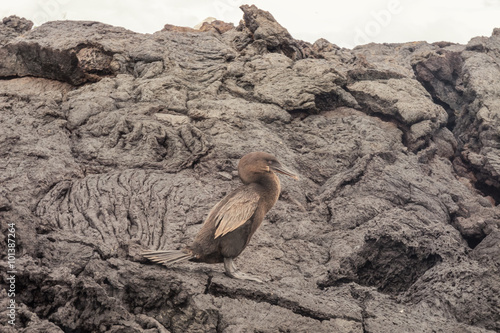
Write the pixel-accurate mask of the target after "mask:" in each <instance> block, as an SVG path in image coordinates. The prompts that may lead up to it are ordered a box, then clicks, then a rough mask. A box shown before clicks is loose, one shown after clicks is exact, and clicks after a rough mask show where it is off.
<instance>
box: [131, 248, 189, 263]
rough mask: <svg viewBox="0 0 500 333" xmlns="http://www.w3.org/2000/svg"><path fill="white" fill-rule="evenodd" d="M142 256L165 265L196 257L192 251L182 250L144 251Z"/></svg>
mask: <svg viewBox="0 0 500 333" xmlns="http://www.w3.org/2000/svg"><path fill="white" fill-rule="evenodd" d="M141 254H142V256H144V257H146V258H148V259H149V260H151V261H154V262H156V263H159V264H163V265H166V266H168V265H171V264H175V263H178V262H182V261H186V260H189V259H192V258H194V255H193V254H192V253H189V252H186V251H182V250H165V251H149V250H148V251H144V252H142V253H141Z"/></svg>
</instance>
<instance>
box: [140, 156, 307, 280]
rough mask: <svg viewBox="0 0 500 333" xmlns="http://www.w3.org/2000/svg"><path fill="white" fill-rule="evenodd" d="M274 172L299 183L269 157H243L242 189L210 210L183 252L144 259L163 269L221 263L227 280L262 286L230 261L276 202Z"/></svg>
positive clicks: (147, 253)
mask: <svg viewBox="0 0 500 333" xmlns="http://www.w3.org/2000/svg"><path fill="white" fill-rule="evenodd" d="M276 172H277V173H281V174H284V175H287V176H290V177H292V178H294V179H298V177H297V176H296V175H295V174H293V173H292V172H290V171H288V170H287V169H286V168H284V167H283V166H282V165H281V163H280V162H278V160H277V159H276V157H274V156H273V155H271V154H268V153H263V152H253V153H250V154H247V155H245V156H243V157H242V158H241V160H240V162H239V163H238V175H239V177H240V179H241V181H242V182H243V184H244V185H242V186H240V187H239V188H237V189H236V190H234V191H233V192H231V193H230V194H228V195H226V196H225V197H224V198H223V199H222V200H221V201H219V203H217V204H216V205H215V206H214V207H213V208H212V210H211V211H210V213H208V217H207V219H206V220H205V222H204V223H203V226H202V227H201V230H200V231H199V232H198V234H197V235H196V238H195V240H194V242H193V243H192V244H191V245H190V246H187V247H185V248H184V249H182V250H165V251H145V252H143V256H144V257H146V258H148V259H150V260H152V261H154V262H157V263H160V264H164V265H170V264H174V263H177V262H181V261H186V260H189V261H194V262H205V263H209V264H215V263H222V262H223V263H224V268H225V270H226V274H227V275H229V276H230V277H232V278H236V279H245V280H253V281H257V282H262V281H261V280H260V279H258V278H256V277H253V276H251V275H249V274H245V273H242V272H240V271H238V269H237V268H236V266H235V265H234V261H233V259H234V258H236V257H237V256H238V255H239V254H240V253H241V252H242V251H243V250H244V249H245V247H246V246H247V245H248V243H249V242H250V239H251V238H252V235H253V234H254V233H255V231H256V230H257V229H258V228H259V226H260V225H261V224H262V220H263V219H264V216H265V215H266V213H267V212H268V211H269V210H270V209H271V208H272V207H273V206H274V204H275V203H276V201H277V200H278V197H279V195H280V189H281V187H280V181H279V178H278V176H276Z"/></svg>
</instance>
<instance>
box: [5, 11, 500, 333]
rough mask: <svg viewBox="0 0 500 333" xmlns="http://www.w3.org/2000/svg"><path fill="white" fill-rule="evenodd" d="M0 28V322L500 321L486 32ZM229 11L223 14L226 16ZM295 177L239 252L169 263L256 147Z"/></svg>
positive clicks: (498, 222) (30, 328)
mask: <svg viewBox="0 0 500 333" xmlns="http://www.w3.org/2000/svg"><path fill="white" fill-rule="evenodd" d="M242 10H243V12H244V19H243V21H242V22H241V23H240V25H239V26H238V27H236V28H234V29H231V28H230V27H229V28H228V26H227V25H224V24H223V23H220V22H219V23H217V26H218V27H224V29H220V28H219V29H218V28H216V27H214V29H212V28H210V27H207V26H205V28H204V29H203V31H193V29H181V28H179V29H176V28H175V27H171V26H169V27H168V28H167V27H166V28H165V29H164V30H162V31H159V32H156V33H154V34H138V33H134V32H131V31H128V30H125V29H122V28H117V27H112V26H109V25H105V24H102V23H98V22H74V21H64V22H62V21H61V22H49V23H46V24H44V25H42V26H40V27H37V28H35V29H32V30H31V26H32V24H31V22H29V21H27V20H24V19H20V18H17V17H9V18H6V19H4V20H3V23H2V24H0V35H1V39H0V78H1V79H2V80H0V170H1V172H0V218H1V221H2V224H1V229H2V230H1V231H2V232H1V238H2V242H0V250H1V252H0V253H1V261H0V266H2V271H7V270H8V269H7V268H8V267H7V265H8V261H7V255H6V254H7V245H6V244H7V238H8V233H9V231H8V224H7V223H15V231H16V245H17V247H16V260H15V266H16V267H15V268H16V271H17V273H16V295H15V301H16V304H17V309H16V325H15V326H11V325H10V324H8V322H7V321H8V320H9V318H8V310H7V304H8V301H9V300H10V299H11V298H10V297H9V296H8V295H7V290H8V284H9V281H8V280H7V276H6V275H5V274H3V275H2V279H1V280H0V284H1V290H0V294H1V297H0V323H1V324H2V326H3V327H4V330H5V331H6V332H17V331H19V332H42V331H43V332H359V333H362V332H498V331H500V274H499V273H500V272H499V269H500V261H499V259H498V258H500V230H499V228H500V208H499V206H498V204H499V202H500V195H499V194H498V193H500V192H499V191H500V132H499V129H500V123H499V122H500V116H499V113H500V105H499V104H498V100H499V96H498V94H500V86H499V85H500V80H499V79H498V78H499V77H500V76H499V73H498V68H499V65H500V46H499V45H500V43H499V38H500V33H498V30H495V31H494V33H493V35H492V36H491V37H478V38H474V39H473V40H471V41H470V42H469V44H468V45H455V44H451V43H436V44H428V43H425V42H419V43H406V44H369V45H364V46H360V47H356V48H355V49H353V50H347V49H342V48H339V47H337V46H336V45H334V44H331V43H330V42H328V41H326V40H324V39H321V40H318V41H317V42H315V43H314V44H312V45H311V44H308V43H306V42H303V41H298V40H295V39H293V37H292V36H291V35H290V34H289V33H288V31H287V30H286V29H285V28H284V27H282V26H281V25H280V24H279V23H278V22H276V20H275V19H274V18H273V16H272V15H271V14H269V13H267V12H265V11H262V10H260V9H258V8H256V7H255V6H243V7H242ZM228 29H229V30H228ZM255 150H264V151H268V152H271V153H273V154H275V155H276V156H277V157H278V158H279V159H280V160H281V161H282V162H283V164H285V165H287V166H289V167H290V168H291V169H293V170H294V171H296V172H297V173H298V174H299V175H300V181H294V180H291V179H282V194H281V197H280V200H279V201H278V203H277V204H276V206H275V207H274V208H273V209H272V210H271V211H270V213H269V214H268V216H267V217H266V221H265V222H264V224H263V225H262V227H261V228H260V230H259V231H258V232H257V233H256V234H255V236H254V238H253V239H252V242H251V243H250V245H249V247H248V248H247V250H246V251H244V252H243V253H242V255H241V256H240V257H238V260H237V262H238V264H239V266H240V267H241V268H242V270H244V271H249V272H252V273H254V274H256V275H259V276H261V277H262V278H264V279H265V280H267V281H266V283H264V284H257V283H254V282H250V281H237V280H232V279H230V278H228V277H226V276H225V275H224V274H223V267H221V266H220V265H205V264H194V263H184V264H179V265H177V266H174V267H171V268H166V267H163V266H159V265H154V264H151V263H149V262H147V261H146V260H144V259H143V258H142V257H141V256H140V252H141V250H142V249H145V248H149V249H175V248H180V247H182V246H184V245H185V244H188V243H189V242H190V240H191V239H192V238H193V237H194V235H195V234H196V233H197V231H198V230H199V228H200V225H201V223H202V222H203V220H204V218H205V217H206V215H207V213H208V211H209V209H210V208H211V207H212V205H214V204H215V203H216V202H217V201H218V200H219V199H220V198H222V197H223V196H224V194H226V193H228V192H229V191H230V190H231V189H233V188H235V187H237V186H239V179H238V177H237V172H236V166H237V162H238V160H239V158H240V157H241V156H242V155H244V154H245V153H248V152H250V151H255Z"/></svg>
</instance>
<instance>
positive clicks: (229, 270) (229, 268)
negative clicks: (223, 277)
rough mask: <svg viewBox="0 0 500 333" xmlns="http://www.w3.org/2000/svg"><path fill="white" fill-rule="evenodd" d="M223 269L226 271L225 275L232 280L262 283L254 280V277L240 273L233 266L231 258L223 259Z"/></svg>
mask: <svg viewBox="0 0 500 333" xmlns="http://www.w3.org/2000/svg"><path fill="white" fill-rule="evenodd" d="M224 268H225V269H226V274H227V275H228V276H230V277H232V278H233V279H240V280H250V281H255V282H259V283H262V280H260V279H259V278H256V277H255V276H252V275H249V274H246V273H242V272H240V271H239V270H238V269H237V268H236V266H235V265H234V261H233V258H224Z"/></svg>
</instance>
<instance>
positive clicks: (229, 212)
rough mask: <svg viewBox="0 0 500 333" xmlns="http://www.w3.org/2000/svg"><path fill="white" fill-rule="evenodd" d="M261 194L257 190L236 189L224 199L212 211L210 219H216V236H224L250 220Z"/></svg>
mask: <svg viewBox="0 0 500 333" xmlns="http://www.w3.org/2000/svg"><path fill="white" fill-rule="evenodd" d="M259 199H260V195H259V194H258V193H257V192H256V191H251V190H247V191H236V192H233V193H231V194H230V195H229V196H228V197H227V199H226V198H224V199H222V200H221V201H220V202H219V203H218V204H217V205H216V206H215V207H214V209H213V210H212V211H211V212H210V214H209V216H208V219H212V218H213V219H214V220H215V227H216V230H215V236H214V238H218V237H222V236H224V235H225V234H227V233H228V232H231V231H233V230H235V229H237V228H238V227H240V226H242V225H243V224H244V223H245V222H246V221H248V220H249V219H250V218H251V217H252V215H253V214H254V212H255V210H256V209H257V205H258V203H259Z"/></svg>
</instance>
